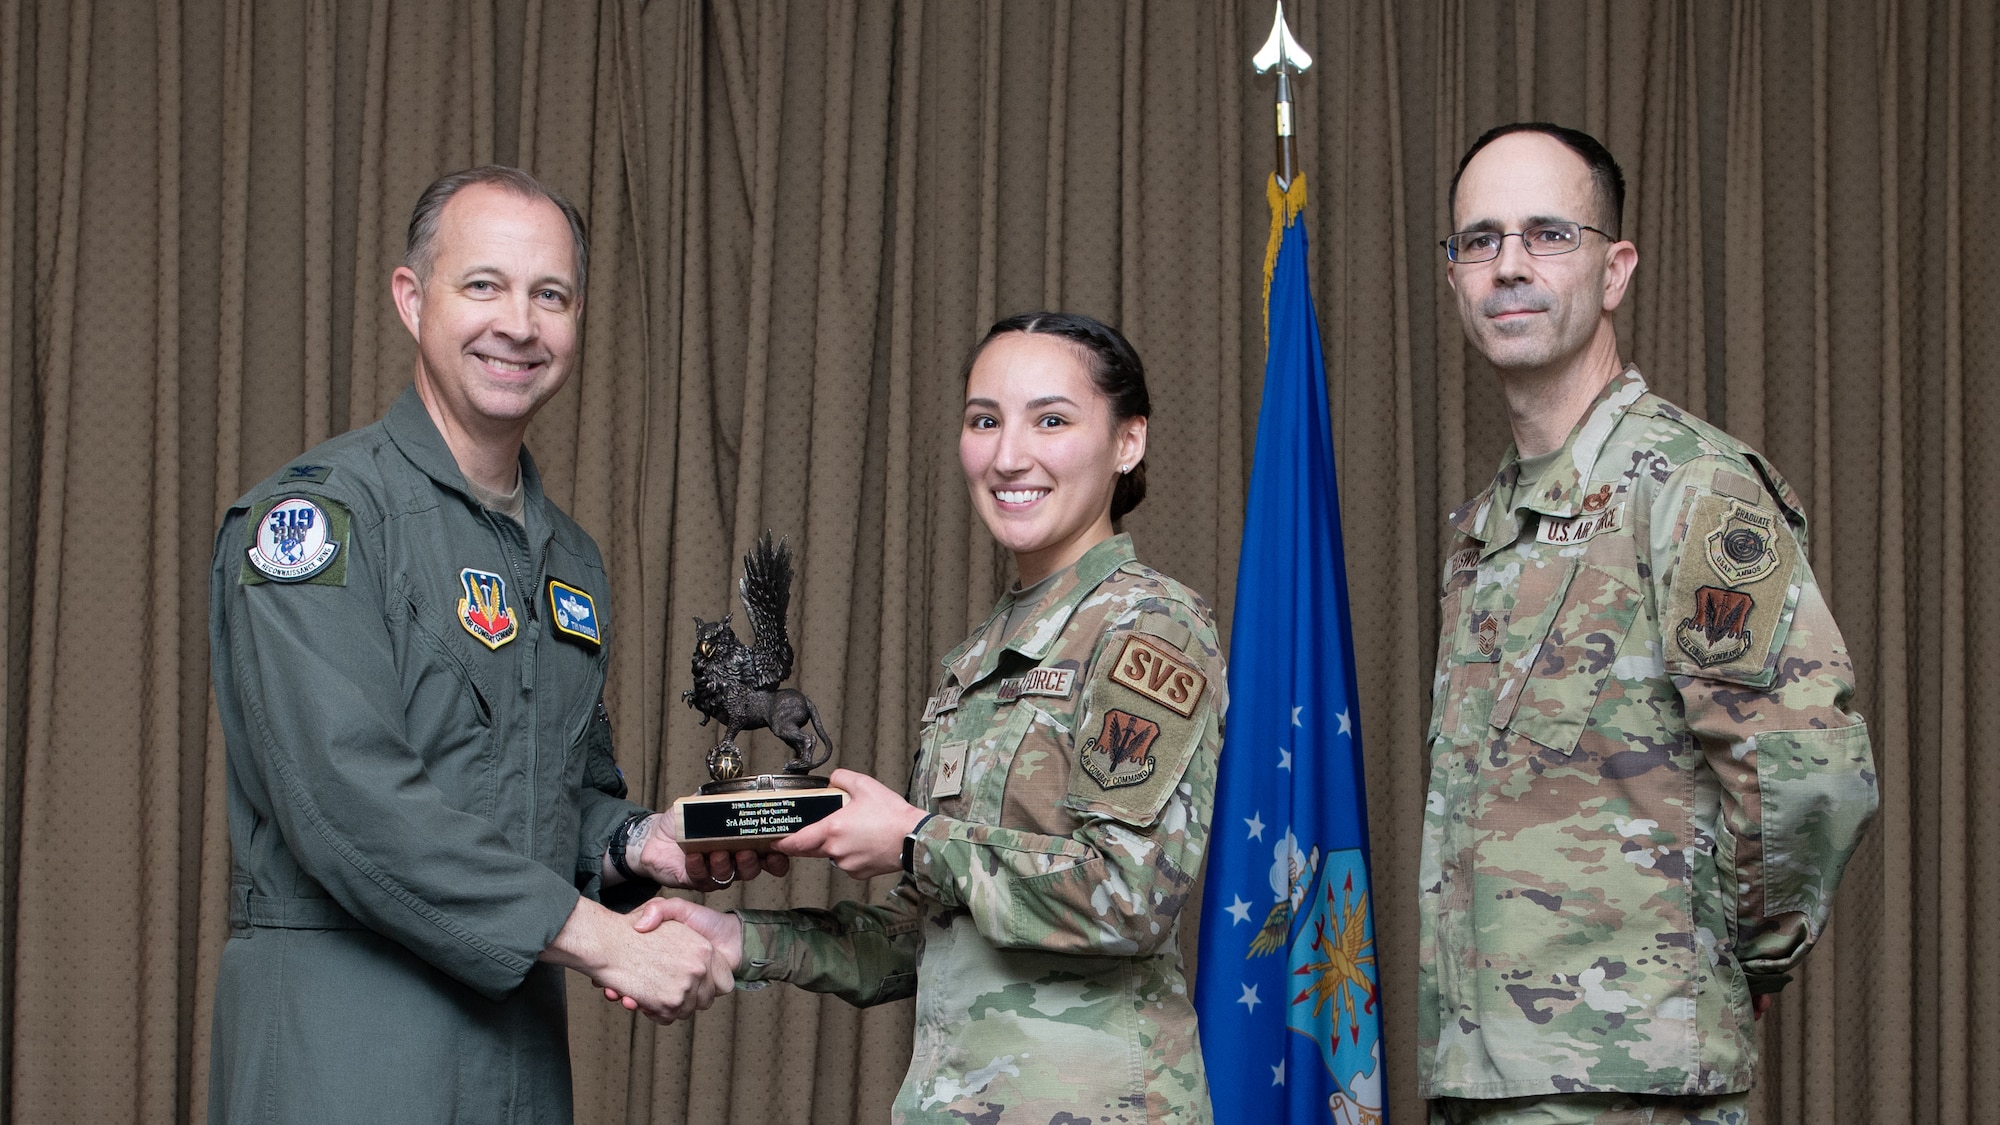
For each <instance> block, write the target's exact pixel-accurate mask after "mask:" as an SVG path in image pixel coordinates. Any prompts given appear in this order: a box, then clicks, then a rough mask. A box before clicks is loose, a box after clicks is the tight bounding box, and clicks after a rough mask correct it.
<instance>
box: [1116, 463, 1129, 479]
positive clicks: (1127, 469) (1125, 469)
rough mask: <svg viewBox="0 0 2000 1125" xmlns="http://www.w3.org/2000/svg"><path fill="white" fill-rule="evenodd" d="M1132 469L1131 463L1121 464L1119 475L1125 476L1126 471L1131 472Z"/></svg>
mask: <svg viewBox="0 0 2000 1125" xmlns="http://www.w3.org/2000/svg"><path fill="white" fill-rule="evenodd" d="M1131 471H1132V466H1130V465H1120V466H1118V475H1119V476H1121V477H1122V476H1124V475H1125V474H1126V473H1129V472H1131Z"/></svg>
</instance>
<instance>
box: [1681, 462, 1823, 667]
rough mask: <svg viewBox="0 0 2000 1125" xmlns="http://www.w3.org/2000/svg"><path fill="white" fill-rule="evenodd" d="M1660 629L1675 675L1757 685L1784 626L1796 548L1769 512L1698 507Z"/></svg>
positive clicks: (1741, 506)
mask: <svg viewBox="0 0 2000 1125" xmlns="http://www.w3.org/2000/svg"><path fill="white" fill-rule="evenodd" d="M1681 542H1682V548H1681V557H1680V561H1679V563H1678V564H1676V567H1675V572H1674V586H1673V592H1672V594H1671V596H1670V597H1669V599H1668V604H1667V607H1666V613H1665V614H1664V615H1663V619H1662V621H1661V625H1662V627H1663V629H1664V631H1665V632H1666V633H1667V636H1668V638H1669V641H1668V644H1667V653H1666V656H1667V667H1668V670H1669V671H1672V672H1675V673H1677V674H1684V675H1693V676H1701V677H1703V678H1705V679H1711V680H1728V681H1732V682H1737V683H1746V684H1755V683H1761V682H1764V681H1765V680H1766V679H1767V678H1768V676H1767V673H1768V670H1767V669H1766V668H1765V664H1766V663H1767V662H1768V661H1769V659H1770V655H1771V647H1772V644H1773V643H1774V641H1775V640H1776V638H1777V636H1778V632H1779V630H1780V628H1781V627H1782V626H1783V624H1784V614H1785V605H1786V601H1787V598H1788V595H1789V593H1790V587H1791V583H1792V576H1793V574H1794V573H1795V572H1796V570H1797V568H1798V559H1799V546H1798V541H1797V540H1795V539H1793V538H1792V533H1791V529H1790V528H1789V527H1787V526H1786V525H1785V522H1784V519H1783V517H1781V516H1780V515H1779V514H1778V513H1777V512H1775V511H1773V510H1771V509H1770V508H1764V507H1759V506H1756V505H1753V504H1746V503H1744V502H1743V501H1742V500H1740V499H1737V498H1736V497H1733V496H1728V495H1720V494H1711V495H1707V496H1702V497H1700V498H1699V499H1697V500H1696V501H1695V504H1694V511H1693V514H1692V515H1691V516H1689V518H1688V526H1687V535H1686V537H1685V538H1684V539H1682V541H1681Z"/></svg>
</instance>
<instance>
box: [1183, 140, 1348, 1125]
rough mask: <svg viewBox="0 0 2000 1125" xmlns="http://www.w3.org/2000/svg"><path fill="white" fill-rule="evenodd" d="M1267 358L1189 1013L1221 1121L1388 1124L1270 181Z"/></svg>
mask: <svg viewBox="0 0 2000 1125" xmlns="http://www.w3.org/2000/svg"><path fill="white" fill-rule="evenodd" d="M1270 197H1271V209H1272V214H1271V243H1272V245H1271V252H1270V253H1269V254H1268V255H1267V257H1266V264H1265V278H1266V286H1267V289H1266V294H1267V296H1266V302H1267V303H1266V317H1267V320H1266V331H1267V334H1268V344H1267V354H1266V360H1265V366H1264V401H1263V405H1262V407H1261V409H1260V412H1259V414H1258V417H1257V452H1256V460H1255V462H1254V465H1253V467H1252V470H1251V475H1250V497H1249V503H1248V505H1247V509H1246V511H1245V514H1244V521H1243V553H1242V556H1241V560H1240V563H1239V570H1238V575H1237V580H1236V612H1235V619H1234V625H1233V627H1232V631H1231V640H1230V646H1229V723H1228V727H1227V733H1226V739H1227V741H1226V743H1225V746H1224V750H1223V754H1222V772H1221V777H1220V779H1219V780H1218V783H1217V788H1216V802H1215V824H1214V828H1213V830H1212V832H1211V835H1210V840H1211V843H1210V847H1209V859H1208V884H1207V889H1206V890H1205V891H1204V893H1203V900H1202V901H1203V907H1202V916H1201V959H1200V962H1199V964H1198V967H1197V972H1198V980H1197V984H1196V988H1195V1009H1196V1011H1197V1012H1198V1013H1199V1015H1200V1019H1201V1043H1202V1055H1203V1057H1204V1059H1205V1061H1206V1063H1207V1067H1208V1076H1209V1082H1210V1084H1211V1085H1212V1086H1214V1087H1215V1089H1216V1090H1217V1095H1218V1096H1217V1097H1216V1099H1215V1120H1216V1121H1217V1123H1218V1125H1252V1123H1255V1125H1267V1123H1271V1122H1289V1123H1292V1125H1301V1123H1304V1122H1337V1123H1339V1125H1361V1123H1363V1122H1367V1123H1370V1125H1376V1123H1381V1122H1386V1121H1387V1120H1388V1115H1387V1110H1386V1107H1385V1104H1384V1099H1383V1076H1384V1072H1383V1067H1382V1034H1381V1003H1380V992H1379V990H1378V988H1377V985H1376V973H1375V928H1374V922H1373V917H1372V913H1371V910H1370V901H1371V900H1370V898H1369V894H1368V813H1367V804H1366V800H1365V797H1364V794H1363V792H1362V775H1361V754H1360V741H1359V739H1360V734H1361V728H1360V724H1359V722H1358V720H1357V716H1356V711H1355V690H1354V671H1353V642H1352V641H1351V639H1350V630H1349V627H1348V610H1347V574H1346V568H1345V566H1344V565H1343V563H1342V556H1341V542H1340V506H1339V501H1338V497H1337V495H1336V492H1335V485H1334V470H1333V448H1332V439H1331V435H1330V432H1329V422H1328V413H1327V399H1326V385H1325V376H1324V374H1323V372H1324V371H1325V364H1324V362H1323V360H1322V358H1321V354H1320V343H1319V322H1318V318H1317V316H1316V315H1315V314H1314V312H1313V304H1312V293H1311V291H1310V289H1309V288H1308V286H1307V277H1306V229H1305V220H1304V219H1303V218H1302V217H1300V212H1301V211H1302V210H1303V209H1304V206H1305V180H1304V177H1298V178H1296V179H1294V180H1293V181H1292V183H1291V186H1290V190H1289V191H1281V190H1280V189H1279V188H1278V186H1277V178H1276V177H1275V176H1274V177H1272V180H1271V186H1270Z"/></svg>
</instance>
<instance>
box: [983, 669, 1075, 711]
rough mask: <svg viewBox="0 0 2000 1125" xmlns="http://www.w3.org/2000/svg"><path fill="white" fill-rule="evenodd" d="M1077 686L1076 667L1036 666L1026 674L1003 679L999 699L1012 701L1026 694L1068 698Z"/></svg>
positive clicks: (1004, 701) (1005, 701)
mask: <svg viewBox="0 0 2000 1125" xmlns="http://www.w3.org/2000/svg"><path fill="white" fill-rule="evenodd" d="M1075 687H1076V669H1074V668H1036V669H1033V670H1031V671H1029V672H1028V673H1027V674H1026V675H1021V676H1010V677H1008V678H1007V679H1004V680H1001V681H1000V691H999V699H1000V702H1002V703H1012V702H1014V701H1015V700H1016V699H1019V698H1021V697H1022V696H1024V695H1050V696H1054V697H1055V698H1057V699H1068V698H1069V694H1070V692H1071V691H1072V690H1073V689H1074V688H1075Z"/></svg>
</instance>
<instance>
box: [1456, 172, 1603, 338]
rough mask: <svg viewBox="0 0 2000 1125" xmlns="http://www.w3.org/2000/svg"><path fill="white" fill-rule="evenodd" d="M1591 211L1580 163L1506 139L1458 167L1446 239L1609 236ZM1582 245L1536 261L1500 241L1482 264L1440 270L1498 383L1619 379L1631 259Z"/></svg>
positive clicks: (1588, 239) (1598, 245) (1594, 242)
mask: <svg viewBox="0 0 2000 1125" xmlns="http://www.w3.org/2000/svg"><path fill="white" fill-rule="evenodd" d="M1598 210H1599V206H1598V202H1597V198H1596V194H1595V192H1594V191H1593V187H1592V184H1591V179H1590V168H1589V166H1588V165H1587V164H1585V163H1584V161H1583V158H1582V157H1580V156H1578V155H1577V154H1576V153H1575V152H1573V151H1571V150H1570V148H1569V147H1568V146H1567V145H1565V144H1563V143H1562V142H1561V141H1558V140H1557V139H1555V138H1554V137H1552V136H1549V135H1548V134H1546V133H1535V132H1523V133H1510V134H1507V135H1506V136H1502V137H1500V138H1498V139H1496V140H1494V141H1493V142H1492V143H1491V144H1489V145H1487V146H1486V147H1485V148H1483V149H1480V150H1479V152H1478V154H1477V155H1475V156H1474V157H1473V158H1472V161H1471V163H1469V164H1467V165H1466V166H1465V172H1464V175H1463V176H1462V177H1461V178H1460V180H1459V185H1458V213H1457V214H1456V215H1454V216H1453V219H1454V227H1453V229H1454V230H1455V231H1468V230H1483V231H1491V232H1494V233H1496V234H1511V233H1514V232H1518V231H1523V230H1526V229H1528V228H1529V227H1532V226H1535V225H1537V224H1540V223H1547V222H1557V221H1563V222H1572V223H1582V224H1588V225H1590V226H1595V227H1603V228H1605V229H1607V230H1610V229H1616V228H1615V225H1614V224H1613V223H1610V222H1607V221H1606V220H1605V218H1604V217H1602V216H1600V215H1599V214H1598ZM1582 239H1583V242H1582V245H1581V247H1580V248H1579V249H1577V250H1576V251H1574V252H1572V253H1568V254H1561V255H1554V256H1550V257H1536V256H1534V255H1531V254H1529V253H1528V252H1527V250H1526V249H1525V247H1524V246H1523V243H1522V240H1521V239H1519V238H1507V239H1503V240H1502V242H1501V249H1500V256H1499V257H1498V258H1495V259H1493V260H1492V261H1490V262H1475V263H1472V264H1468V265H1459V264H1449V265H1447V266H1446V267H1445V277H1446V279H1447V280H1448V281H1449V282H1450V283H1451V287H1452V291H1453V292H1454V293H1455V294H1456V295H1457V296H1458V312H1459V317H1460V319H1461V320H1462V321H1463V323H1464V325H1465V334H1466V336H1467V338H1469V339H1470V340H1471V341H1472V344H1473V346H1474V347H1476V348H1478V349H1479V351H1480V352H1481V354H1483V355H1485V356H1486V358H1487V359H1488V360H1489V361H1491V362H1492V364H1493V366H1494V367H1496V368H1498V369H1499V370H1500V372H1501V374H1502V375H1510V374H1522V375H1529V376H1544V377H1552V378H1560V377H1562V376H1565V375H1569V374H1571V373H1585V374H1588V375H1590V376H1592V377H1595V376H1597V375H1600V374H1602V372H1601V371H1599V369H1600V368H1603V367H1605V366H1606V365H1607V364H1608V365H1609V370H1611V371H1615V370H1617V367H1618V340H1617V334H1616V332H1615V330H1614V329H1613V327H1612V323H1611V314H1612V312H1613V311H1614V310H1615V309H1617V307H1618V304H1619V302H1620V301H1622V300H1623V299H1624V297H1625V286H1626V284H1627V282H1629V281H1630V279H1631V276H1632V267H1633V265H1634V264H1636V262H1637V261H1638V251H1637V250H1636V249H1634V248H1633V246H1632V244H1631V243H1629V242H1613V241H1611V240H1609V239H1606V238H1604V237H1602V236H1600V235H1597V234H1595V233H1591V232H1584V233H1583V235H1582Z"/></svg>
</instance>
